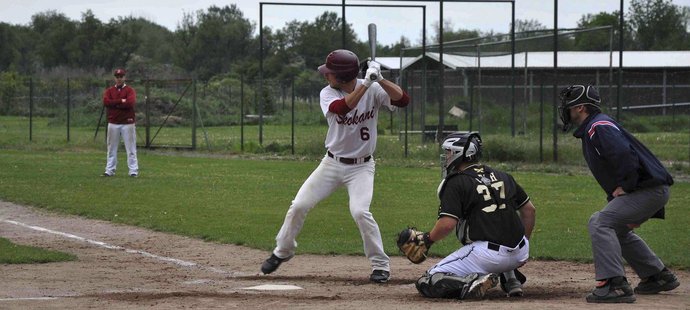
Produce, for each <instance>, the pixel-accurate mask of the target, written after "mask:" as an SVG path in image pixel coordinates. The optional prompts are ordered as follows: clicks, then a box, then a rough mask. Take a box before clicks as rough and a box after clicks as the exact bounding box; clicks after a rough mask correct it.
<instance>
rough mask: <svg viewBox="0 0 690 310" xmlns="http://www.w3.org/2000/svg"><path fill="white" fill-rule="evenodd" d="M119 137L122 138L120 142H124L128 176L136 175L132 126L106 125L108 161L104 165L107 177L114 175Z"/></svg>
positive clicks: (137, 170) (134, 133)
mask: <svg viewBox="0 0 690 310" xmlns="http://www.w3.org/2000/svg"><path fill="white" fill-rule="evenodd" d="M120 137H122V140H123V141H124V142H125V150H126V151H127V167H128V168H129V174H130V175H132V174H135V175H138V174H139V163H138V162H137V133H136V130H135V128H134V124H111V123H108V161H107V163H106V165H105V173H106V174H109V175H114V174H115V169H117V148H118V146H119V145H120Z"/></svg>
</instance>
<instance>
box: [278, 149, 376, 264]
mask: <svg viewBox="0 0 690 310" xmlns="http://www.w3.org/2000/svg"><path fill="white" fill-rule="evenodd" d="M374 170H375V163H374V160H373V159H372V160H370V161H368V162H365V163H362V164H355V165H346V164H343V163H340V162H338V161H336V160H334V159H333V158H330V157H328V156H324V158H323V159H322V160H321V164H319V166H318V167H317V168H316V170H314V172H312V173H311V175H310V176H309V178H307V180H306V181H305V182H304V184H302V187H301V188H300V189H299V191H298V192H297V195H296V196H295V199H294V200H293V201H292V205H291V206H290V209H288V211H287V214H286V215H285V221H284V222H283V226H282V227H281V228H280V231H279V232H278V235H277V236H276V248H275V250H273V254H275V255H276V256H278V257H281V258H285V257H289V256H292V255H294V253H295V248H296V247H297V241H295V239H296V238H297V235H298V234H299V232H300V230H301V229H302V226H303V224H304V220H305V217H306V216H307V213H308V212H309V210H311V209H312V208H313V207H314V206H316V204H317V203H319V202H320V201H321V200H324V199H326V197H328V196H330V195H331V194H332V193H333V192H334V191H335V190H336V189H337V188H338V187H340V186H345V187H346V188H347V193H348V195H349V197H350V214H351V215H352V218H353V219H354V220H355V223H356V224H357V227H358V228H359V233H360V235H361V237H362V241H363V242H364V254H365V255H366V257H367V258H368V259H369V261H370V262H371V266H372V269H379V270H386V271H390V259H389V258H388V255H386V253H385V252H384V251H383V242H382V241H381V231H379V226H378V224H377V223H376V221H375V220H374V216H373V215H372V214H371V212H369V205H370V204H371V199H372V196H373V193H374ZM322 226H324V227H327V225H322ZM334 229H335V228H334Z"/></svg>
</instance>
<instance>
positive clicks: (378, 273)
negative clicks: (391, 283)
mask: <svg viewBox="0 0 690 310" xmlns="http://www.w3.org/2000/svg"><path fill="white" fill-rule="evenodd" d="M390 277H391V273H390V272H388V271H385V270H379V269H376V270H374V271H373V272H372V273H371V275H370V276H369V281H371V282H376V283H386V282H388V280H389V279H390Z"/></svg>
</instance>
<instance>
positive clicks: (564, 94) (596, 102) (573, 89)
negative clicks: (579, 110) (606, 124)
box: [558, 85, 601, 131]
mask: <svg viewBox="0 0 690 310" xmlns="http://www.w3.org/2000/svg"><path fill="white" fill-rule="evenodd" d="M559 97H560V100H561V105H560V106H559V107H558V112H559V113H558V114H560V117H561V121H563V131H568V129H570V125H571V123H570V111H569V110H570V108H572V107H574V106H579V105H583V104H588V105H591V106H593V107H595V108H596V109H597V110H598V109H600V108H601V106H600V103H601V97H599V92H598V91H597V89H596V88H595V87H594V86H592V85H571V86H568V87H566V88H564V89H563V90H561V94H560V96H559Z"/></svg>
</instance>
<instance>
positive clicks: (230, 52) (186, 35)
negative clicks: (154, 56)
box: [174, 4, 255, 80]
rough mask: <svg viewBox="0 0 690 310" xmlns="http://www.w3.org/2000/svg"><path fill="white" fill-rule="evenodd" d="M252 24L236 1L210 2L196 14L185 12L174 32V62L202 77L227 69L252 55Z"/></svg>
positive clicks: (208, 76) (205, 78)
mask: <svg viewBox="0 0 690 310" xmlns="http://www.w3.org/2000/svg"><path fill="white" fill-rule="evenodd" d="M253 31H254V25H253V24H252V23H251V22H250V21H249V20H248V19H246V18H244V16H243V14H242V11H240V10H239V9H238V8H237V6H236V5H234V4H233V5H231V6H225V7H222V8H219V7H216V6H211V7H210V8H209V9H208V10H207V11H206V12H204V11H201V10H200V11H197V13H196V17H194V16H192V15H187V14H185V16H184V18H183V20H182V23H181V24H180V26H179V27H178V29H177V31H176V32H175V47H176V48H175V49H174V51H175V53H174V59H175V63H176V64H177V65H179V66H181V67H182V68H185V69H187V70H188V71H190V72H192V73H193V74H194V75H195V76H197V77H198V78H200V79H202V80H208V79H210V78H211V77H212V76H214V75H216V74H219V73H223V72H228V71H230V70H231V69H232V67H233V66H232V65H233V63H236V62H239V61H242V60H244V59H245V58H247V57H251V56H252V55H255V53H254V50H252V47H253V45H252V40H253V38H252V33H253Z"/></svg>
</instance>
